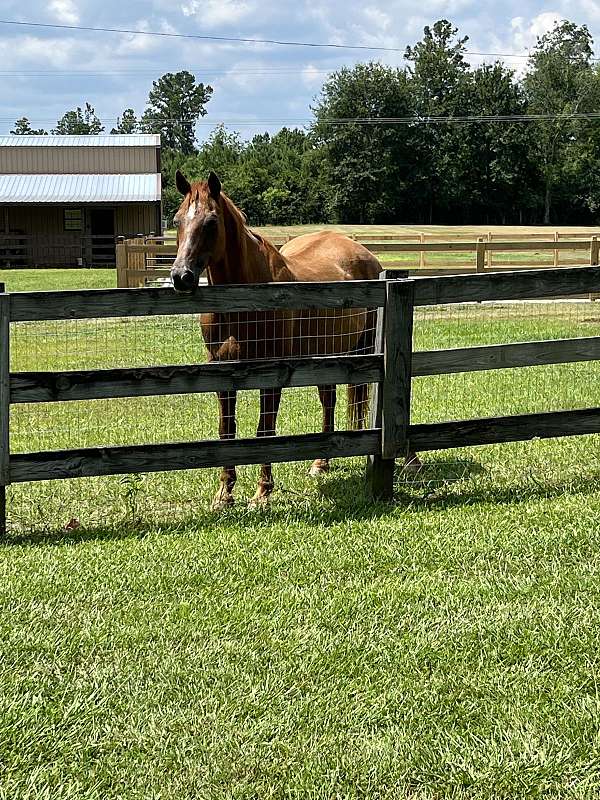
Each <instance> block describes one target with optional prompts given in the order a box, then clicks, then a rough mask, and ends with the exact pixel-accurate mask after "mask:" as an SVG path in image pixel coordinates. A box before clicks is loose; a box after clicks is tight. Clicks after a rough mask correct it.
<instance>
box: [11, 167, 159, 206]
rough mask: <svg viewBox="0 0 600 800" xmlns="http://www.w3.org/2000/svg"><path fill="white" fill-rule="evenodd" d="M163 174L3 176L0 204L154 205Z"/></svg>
mask: <svg viewBox="0 0 600 800" xmlns="http://www.w3.org/2000/svg"><path fill="white" fill-rule="evenodd" d="M160 186H161V184H160V174H159V173H150V174H146V175H144V174H142V175H0V203H151V202H154V201H156V200H160V197H161V191H160Z"/></svg>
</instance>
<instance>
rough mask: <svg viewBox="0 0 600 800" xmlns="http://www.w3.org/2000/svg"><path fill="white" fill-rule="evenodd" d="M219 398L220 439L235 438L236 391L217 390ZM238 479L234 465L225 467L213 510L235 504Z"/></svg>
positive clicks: (213, 503)
mask: <svg viewBox="0 0 600 800" xmlns="http://www.w3.org/2000/svg"><path fill="white" fill-rule="evenodd" d="M217 397H218V398H219V439H235V405H236V400H237V395H236V393H235V392H217ZM236 479H237V474H236V471H235V467H234V466H227V467H223V469H222V471H221V485H220V487H219V491H218V492H217V493H216V495H215V498H214V500H213V502H212V506H211V508H212V509H213V511H220V510H221V509H222V508H225V507H226V506H230V505H233V487H234V486H235V482H236Z"/></svg>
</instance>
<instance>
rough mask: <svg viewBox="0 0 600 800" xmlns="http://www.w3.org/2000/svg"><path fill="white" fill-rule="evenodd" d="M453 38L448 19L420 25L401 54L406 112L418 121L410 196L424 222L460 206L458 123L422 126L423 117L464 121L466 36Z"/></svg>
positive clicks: (463, 164) (462, 164)
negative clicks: (406, 91)
mask: <svg viewBox="0 0 600 800" xmlns="http://www.w3.org/2000/svg"><path fill="white" fill-rule="evenodd" d="M457 34H458V29H457V28H455V27H454V26H453V25H452V24H451V23H450V22H448V20H446V19H441V20H438V21H437V22H436V23H435V24H434V25H433V27H431V28H430V27H429V26H428V25H427V26H425V28H424V29H423V39H422V40H421V41H420V42H417V44H415V45H414V47H410V46H409V47H407V48H406V52H405V58H406V59H407V61H409V62H410V66H409V67H408V75H409V91H410V97H411V99H412V111H413V113H414V115H415V117H416V118H417V120H418V122H419V124H418V125H417V126H415V128H414V130H413V141H414V145H413V146H414V157H415V171H414V173H413V181H412V183H413V192H414V199H415V200H416V202H417V203H419V205H420V206H421V208H422V215H423V217H424V218H425V219H426V221H427V222H429V223H431V222H433V221H434V218H435V217H436V214H438V215H439V216H440V217H441V218H443V217H444V216H446V215H447V214H448V211H449V209H450V208H451V207H452V206H460V203H461V202H462V199H463V197H462V196H461V190H460V187H461V185H462V182H463V178H464V175H465V173H466V172H468V163H467V161H466V159H465V155H466V153H465V149H464V146H463V145H464V141H463V138H462V137H463V134H462V132H461V128H460V123H454V124H452V123H447V122H432V123H431V124H424V123H425V122H426V120H427V118H429V117H454V116H464V114H465V112H466V111H467V109H468V83H469V65H468V63H467V62H466V61H465V58H464V54H465V45H466V43H467V41H468V36H464V37H462V38H459V37H458V36H457Z"/></svg>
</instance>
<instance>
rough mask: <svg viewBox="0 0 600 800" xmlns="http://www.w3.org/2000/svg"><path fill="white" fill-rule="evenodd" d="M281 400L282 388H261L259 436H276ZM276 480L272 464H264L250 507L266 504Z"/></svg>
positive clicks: (257, 433)
mask: <svg viewBox="0 0 600 800" xmlns="http://www.w3.org/2000/svg"><path fill="white" fill-rule="evenodd" d="M280 401H281V389H261V390H260V419H259V422H258V429H257V431H256V435H257V437H262V436H275V429H276V427H277V412H278V411H279V403H280ZM274 487H275V482H274V481H273V470H272V469H271V465H270V464H262V466H261V468H260V478H259V480H258V488H257V489H256V494H255V495H254V497H253V498H252V500H251V501H250V507H251V508H256V507H258V506H265V505H266V504H267V503H268V501H269V497H270V496H271V494H272V492H273V489H274Z"/></svg>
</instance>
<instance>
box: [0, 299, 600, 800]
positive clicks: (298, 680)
mask: <svg viewBox="0 0 600 800" xmlns="http://www.w3.org/2000/svg"><path fill="white" fill-rule="evenodd" d="M38 288H43V287H41V286H40V287H38ZM14 328H15V330H14V332H13V341H12V351H11V352H12V357H13V369H19V370H24V369H58V368H67V369H70V368H73V369H74V368H78V367H82V366H88V367H90V368H95V367H109V366H119V365H126V364H139V365H142V364H152V363H155V364H159V363H185V362H186V361H189V360H190V359H192V360H197V359H198V358H201V357H202V356H201V354H202V352H203V350H202V347H203V346H202V342H201V338H200V333H199V329H198V324H197V321H196V320H195V319H193V318H187V317H186V318H182V319H179V320H176V321H175V320H173V319H167V318H158V317H157V318H153V319H140V320H135V321H134V320H128V321H127V322H121V321H106V320H102V321H91V322H74V321H69V322H60V323H59V322H57V323H46V324H43V325H42V324H20V325H17V326H14ZM599 334H600V310H597V307H596V305H595V304H591V303H576V304H568V303H552V304H550V303H546V304H544V303H540V304H499V305H496V306H494V307H492V308H490V307H488V306H486V305H479V306H464V307H460V308H450V307H448V308H441V309H440V308H438V309H435V310H433V309H423V310H421V311H420V312H419V313H418V315H417V320H416V324H415V336H416V347H417V348H418V349H428V348H441V347H448V346H460V345H468V344H476V343H490V342H500V341H521V340H530V339H542V338H556V337H563V336H591V335H599ZM75 344H76V345H77V346H75ZM598 385H599V382H598V365H597V364H596V363H589V364H579V365H558V366H553V367H537V368H531V369H526V370H499V371H496V372H490V373H472V374H467V375H458V376H441V377H439V378H422V379H417V380H415V381H414V408H413V412H414V418H415V419H416V420H421V421H426V420H434V419H447V418H455V417H459V416H479V415H484V414H494V413H519V412H521V411H530V410H549V409H552V408H556V409H558V408H574V407H578V406H582V405H596V404H597V403H598ZM342 394H343V392H342ZM284 398H285V399H284V405H283V407H282V412H281V418H280V431H281V432H294V431H299V430H310V429H312V430H316V429H318V427H319V421H320V410H319V405H318V401H317V398H316V392H315V391H314V390H297V391H289V392H287V393H284ZM342 400H343V398H342ZM342 400H340V403H341V404H342V405H343V402H342ZM12 413H13V417H12V431H13V439H12V445H13V448H14V449H15V450H25V449H33V448H35V447H41V448H54V447H63V446H66V447H71V446H77V445H81V444H100V443H109V442H110V443H121V442H132V441H161V440H177V439H180V438H193V437H196V436H200V437H201V436H214V435H216V403H215V401H214V399H213V398H212V397H209V396H186V397H174V398H148V399H147V400H140V399H135V400H116V401H94V402H87V403H63V404H59V405H57V406H56V407H55V406H53V405H50V404H48V405H37V406H20V407H14V408H13V412H12ZM239 417H240V426H241V432H242V434H244V433H248V434H250V432H251V431H252V428H253V426H254V425H255V423H256V394H255V393H246V396H245V397H244V398H243V399H241V400H240V410H239ZM343 419H344V415H343V411H342V410H340V418H339V423H340V425H343ZM599 445H600V437H598V436H596V437H581V438H572V439H568V440H567V439H565V440H546V441H533V442H527V443H516V444H510V445H502V446H494V447H488V448H470V449H465V450H460V451H454V452H440V453H433V454H429V455H428V457H427V459H426V463H425V467H424V468H423V470H422V471H421V473H419V474H418V475H416V476H411V475H406V474H404V473H403V472H401V471H399V474H398V480H397V487H396V489H397V493H396V502H395V503H394V504H382V503H373V502H371V501H369V499H368V497H367V496H366V495H365V490H364V482H363V474H362V470H363V464H362V462H361V460H360V459H348V460H345V461H341V462H337V463H335V464H334V466H333V469H332V471H331V473H330V474H329V475H328V476H326V477H325V478H323V479H322V480H319V481H317V482H314V481H312V480H310V479H309V478H308V477H307V475H306V465H305V464H290V465H278V466H277V467H276V468H275V469H276V478H277V482H278V490H277V492H276V494H275V496H274V499H273V503H272V506H271V508H270V509H269V510H268V511H266V512H263V513H256V512H250V511H248V510H247V509H246V507H245V503H244V500H245V498H247V497H248V496H249V495H250V494H251V493H252V492H253V489H254V485H255V482H256V477H257V469H256V468H254V467H252V468H242V469H241V470H240V479H239V486H238V491H237V494H238V500H239V504H238V505H237V506H236V507H234V508H232V509H230V510H228V511H226V512H225V513H223V514H222V515H215V514H212V513H211V512H210V511H209V508H208V506H209V502H210V498H211V495H212V494H213V493H214V491H215V488H216V482H217V475H216V472H215V471H214V470H207V471H196V472H178V473H164V474H163V473H157V474H154V475H147V476H140V477H138V478H134V477H132V476H124V477H123V478H119V477H111V478H96V479H88V480H83V481H57V482H50V483H47V484H32V485H27V484H23V485H22V486H19V487H12V488H11V490H10V495H9V503H10V509H11V514H12V522H13V530H12V533H11V535H10V537H9V539H8V542H7V545H6V546H5V547H4V548H2V549H1V550H0V594H1V597H2V602H1V603H0V626H1V627H0V630H1V631H2V637H1V639H0V703H1V710H0V799H1V800H4V798H6V799H7V800H8V798H10V800H13V799H15V800H21V798H23V799H25V798H27V799H29V798H31V800H34V798H35V800H37V798H52V800H54V798H57V799H58V800H71V799H72V798H77V799H78V800H79V798H81V800H96V798H98V800H100V798H102V800H113V799H114V800H117V798H119V800H120V799H121V798H127V800H147V799H148V798H150V799H151V800H158V799H159V798H160V800H196V799H197V798H201V799H202V800H203V799H204V798H206V799H207V800H208V798H210V799H211V800H212V799H213V798H217V799H220V798H223V799H224V798H236V799H240V800H241V799H242V798H244V800H246V799H247V800H251V799H252V800H254V799H255V798H256V799H258V798H260V799H261V800H262V798H282V800H283V798H297V799H298V800H304V798H322V799H323V800H329V799H330V798H343V799H344V800H346V798H348V800H349V799H350V798H352V799H354V798H356V799H358V798H369V800H371V799H372V800H382V799H383V798H385V799H386V800H388V798H389V800H392V799H393V800H397V798H400V799H401V800H404V799H406V800H409V798H410V800H417V799H418V800H433V798H435V800H438V799H439V800H442V799H443V798H448V797H452V798H465V800H466V799H467V798H468V799H469V800H471V799H472V798H490V800H491V799H492V798H493V799H494V800H495V799H496V798H507V799H508V798H511V800H512V798H521V797H536V798H542V797H543V798H563V797H564V798H595V797H597V796H598V794H599V793H600V759H599V753H600V748H599V740H598V718H599V714H600V697H599V694H598V681H599V677H600V676H599V669H600V661H599V657H598V653H599V652H600V633H599V631H600V589H599V587H600V556H599V553H600V490H599V488H598V479H599V476H600V449H599ZM70 520H77V521H78V523H79V524H78V526H77V527H75V528H73V527H72V526H70V527H69V529H68V530H65V527H67V523H69V521H70Z"/></svg>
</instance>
